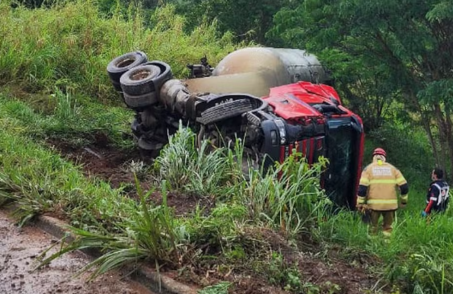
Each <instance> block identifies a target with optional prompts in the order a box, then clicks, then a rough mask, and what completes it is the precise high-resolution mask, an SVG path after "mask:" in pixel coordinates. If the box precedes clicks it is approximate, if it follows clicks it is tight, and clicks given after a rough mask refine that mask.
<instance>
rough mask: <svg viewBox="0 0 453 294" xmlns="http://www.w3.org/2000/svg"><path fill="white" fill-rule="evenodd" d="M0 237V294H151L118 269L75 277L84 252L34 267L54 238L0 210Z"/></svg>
mask: <svg viewBox="0 0 453 294" xmlns="http://www.w3.org/2000/svg"><path fill="white" fill-rule="evenodd" d="M0 236H1V238H0V293H2V294H3V293H5V294H6V293H8V294H9V293H21V294H37V293H39V294H54V293H66V294H85V293H86V294H103V293H118V294H154V293H153V292H150V291H149V290H147V289H145V288H144V287H143V286H141V285H140V284H138V283H136V282H134V281H131V280H130V279H129V278H127V277H123V276H122V274H121V273H118V272H111V273H108V274H106V275H103V276H101V277H100V278H97V279H96V280H94V281H92V282H88V277H89V272H88V273H84V274H82V275H80V276H79V277H74V276H75V275H76V274H77V272H78V271H79V270H80V269H82V268H83V267H84V266H85V265H86V264H87V263H88V259H87V257H86V256H85V255H84V254H83V253H77V252H76V253H71V254H66V255H64V256H62V257H60V258H58V259H56V260H54V261H52V262H51V263H50V264H49V265H48V266H45V267H43V268H41V269H37V270H34V269H35V268H36V266H37V265H38V259H39V257H40V255H41V254H42V253H43V252H44V251H45V250H46V249H47V248H49V247H50V246H51V245H52V244H53V243H55V242H56V240H55V239H54V238H52V236H50V235H48V234H47V233H45V232H43V231H41V230H40V229H38V228H36V227H32V226H28V227H25V228H22V229H20V228H18V227H17V226H15V225H14V223H13V221H12V219H11V218H9V217H8V216H7V215H6V213H5V212H4V211H0ZM55 251H56V249H55V250H52V251H49V253H48V254H52V253H53V252H55Z"/></svg>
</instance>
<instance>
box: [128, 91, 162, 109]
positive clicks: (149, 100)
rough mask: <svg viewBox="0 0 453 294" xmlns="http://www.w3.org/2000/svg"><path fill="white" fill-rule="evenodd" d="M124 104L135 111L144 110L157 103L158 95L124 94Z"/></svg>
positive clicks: (153, 93)
mask: <svg viewBox="0 0 453 294" xmlns="http://www.w3.org/2000/svg"><path fill="white" fill-rule="evenodd" d="M123 95H124V103H126V105H127V106H128V107H129V108H132V109H134V110H142V109H144V108H146V107H148V106H151V105H153V104H155V103H157V93H156V92H151V93H146V94H143V95H129V94H127V93H125V92H123Z"/></svg>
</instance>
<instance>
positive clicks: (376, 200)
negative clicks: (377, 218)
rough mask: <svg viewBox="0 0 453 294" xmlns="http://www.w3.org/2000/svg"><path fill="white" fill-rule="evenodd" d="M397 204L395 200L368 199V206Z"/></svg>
mask: <svg viewBox="0 0 453 294" xmlns="http://www.w3.org/2000/svg"><path fill="white" fill-rule="evenodd" d="M394 203H398V200H396V199H369V200H368V204H394Z"/></svg>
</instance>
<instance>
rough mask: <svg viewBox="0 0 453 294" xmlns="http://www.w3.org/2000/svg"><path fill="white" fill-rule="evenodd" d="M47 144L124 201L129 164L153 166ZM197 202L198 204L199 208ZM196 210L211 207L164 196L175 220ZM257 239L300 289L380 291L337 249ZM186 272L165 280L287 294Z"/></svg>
mask: <svg viewBox="0 0 453 294" xmlns="http://www.w3.org/2000/svg"><path fill="white" fill-rule="evenodd" d="M49 144H50V145H51V146H53V147H54V148H56V150H58V151H60V153H61V154H62V156H64V157H66V158H67V159H69V160H71V161H73V162H76V163H78V164H81V165H82V166H83V171H84V173H85V175H87V176H95V177H98V178H101V179H103V180H105V181H108V182H110V184H111V186H112V187H115V188H118V187H120V186H124V185H126V186H129V187H130V189H126V191H128V196H129V197H136V193H135V188H134V184H133V183H134V177H133V174H132V172H131V171H130V170H129V169H128V166H130V164H131V162H140V161H145V163H146V164H150V163H151V161H152V160H150V158H146V157H143V156H142V155H141V154H140V153H139V152H124V151H121V150H116V149H114V148H112V147H108V144H106V142H105V140H104V139H103V138H102V137H100V139H99V140H97V142H95V143H94V144H92V145H90V146H87V147H81V148H74V147H72V146H71V145H68V144H65V143H64V142H57V141H53V142H49ZM149 186H150V185H149V184H147V181H146V180H145V181H143V182H142V188H144V190H146V189H147V188H149ZM152 197H153V200H154V201H155V202H157V203H158V202H159V201H160V195H159V194H158V193H154V194H153V196H152ZM199 201H203V202H202V203H199ZM197 204H200V206H201V207H206V208H208V209H209V208H210V207H213V205H214V203H213V200H209V199H207V200H206V199H203V200H200V199H196V198H195V197H188V196H185V195H177V194H169V196H168V205H169V206H171V207H173V208H174V209H175V212H176V215H182V214H186V213H190V212H191V211H193V209H194V208H195V207H196V205H197ZM256 233H257V232H253V233H251V234H256ZM259 235H260V238H262V239H263V240H265V242H267V243H268V246H270V247H271V248H272V250H274V251H276V252H283V253H284V254H283V255H284V258H285V260H287V261H290V262H291V263H292V264H294V265H296V266H297V268H298V269H299V271H300V273H301V275H302V277H303V278H304V283H307V285H310V284H313V285H318V286H320V287H318V290H321V292H313V293H348V294H361V293H377V292H375V290H376V289H379V288H381V286H382V285H379V284H380V283H379V282H378V279H377V278H376V277H373V276H371V275H369V274H367V270H365V267H367V266H369V264H372V263H375V262H378V261H375V260H372V259H370V258H369V257H367V256H365V257H359V258H358V259H357V260H350V261H346V260H344V259H342V258H341V257H340V254H339V252H341V250H340V248H337V249H335V248H333V249H332V250H330V251H329V252H328V253H324V254H323V257H322V258H321V257H319V255H318V254H316V253H317V252H316V250H317V249H316V247H314V248H313V247H312V248H306V250H304V251H305V252H294V250H292V249H291V248H290V247H289V246H288V245H287V242H286V240H285V239H284V238H283V237H282V236H280V235H279V234H276V233H275V232H271V231H262V232H259ZM214 263H216V261H214ZM185 269H186V270H185V271H172V272H167V273H166V274H167V275H168V276H171V277H173V278H175V279H176V280H179V281H182V282H185V283H187V284H196V285H198V286H206V285H212V284H215V283H216V282H218V281H222V280H228V281H231V282H232V283H233V285H234V286H233V287H232V288H231V291H230V293H244V294H246V293H250V294H254V293H256V294H258V293H288V292H286V291H283V290H282V289H281V288H280V287H278V286H277V287H274V286H270V285H269V282H268V281H267V280H266V279H265V277H262V276H261V277H260V276H259V275H255V274H254V273H251V272H241V271H240V270H234V271H232V272H230V273H228V275H220V274H219V273H217V272H216V271H215V270H212V268H210V267H209V266H206V267H197V266H194V265H185ZM314 289H315V288H313V290H314ZM371 289H373V290H372V291H371V292H366V291H367V290H368V291H370V290H371ZM307 290H308V289H307ZM379 293H386V291H385V290H382V288H381V291H380V292H379Z"/></svg>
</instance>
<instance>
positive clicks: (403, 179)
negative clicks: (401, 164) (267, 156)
mask: <svg viewBox="0 0 453 294" xmlns="http://www.w3.org/2000/svg"><path fill="white" fill-rule="evenodd" d="M396 183H397V184H398V185H400V184H404V183H406V179H405V178H404V177H399V178H397V179H396Z"/></svg>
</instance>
